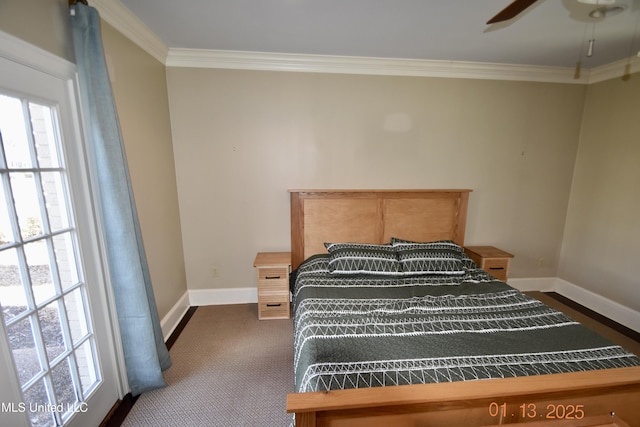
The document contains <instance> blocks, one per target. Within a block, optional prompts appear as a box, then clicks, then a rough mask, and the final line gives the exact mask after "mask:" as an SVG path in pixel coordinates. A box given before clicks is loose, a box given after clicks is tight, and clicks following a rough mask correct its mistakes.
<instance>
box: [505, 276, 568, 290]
mask: <svg viewBox="0 0 640 427" xmlns="http://www.w3.org/2000/svg"><path fill="white" fill-rule="evenodd" d="M507 283H508V284H509V285H511V286H513V287H514V288H516V289H517V290H519V291H521V292H531V291H539V292H554V291H555V289H556V278H555V277H531V278H522V279H507Z"/></svg>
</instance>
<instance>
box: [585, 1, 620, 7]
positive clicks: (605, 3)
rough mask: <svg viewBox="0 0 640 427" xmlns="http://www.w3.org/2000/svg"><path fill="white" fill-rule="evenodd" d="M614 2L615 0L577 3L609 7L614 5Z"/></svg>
mask: <svg viewBox="0 0 640 427" xmlns="http://www.w3.org/2000/svg"><path fill="white" fill-rule="evenodd" d="M615 2H616V0H578V3H584V4H593V5H598V6H600V5H601V6H605V5H609V4H614V3H615Z"/></svg>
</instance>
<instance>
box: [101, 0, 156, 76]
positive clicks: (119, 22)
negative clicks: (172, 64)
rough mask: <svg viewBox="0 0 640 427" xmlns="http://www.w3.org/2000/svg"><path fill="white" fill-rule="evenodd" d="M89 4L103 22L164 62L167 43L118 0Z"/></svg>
mask: <svg viewBox="0 0 640 427" xmlns="http://www.w3.org/2000/svg"><path fill="white" fill-rule="evenodd" d="M91 5H92V6H93V7H95V8H96V9H97V10H98V12H99V13H100V17H101V18H102V19H104V20H105V22H107V23H109V25H111V26H112V27H114V28H115V29H116V30H118V31H119V32H121V33H122V34H123V35H124V36H125V37H127V38H128V39H129V40H131V41H132V42H134V43H135V44H137V45H138V46H140V47H141V48H142V49H144V50H145V51H146V52H147V53H148V54H150V55H151V56H153V57H154V58H156V59H157V60H158V61H160V62H162V63H163V64H165V63H166V60H167V54H168V52H169V48H168V47H167V45H166V44H165V43H164V42H163V41H162V40H160V38H159V37H158V36H157V35H156V33H154V32H153V31H151V29H150V28H149V27H147V26H146V25H145V24H144V22H142V21H141V20H140V19H138V17H137V16H135V15H134V14H133V12H131V11H130V10H129V8H127V7H126V6H125V5H123V4H122V2H120V0H92V1H91Z"/></svg>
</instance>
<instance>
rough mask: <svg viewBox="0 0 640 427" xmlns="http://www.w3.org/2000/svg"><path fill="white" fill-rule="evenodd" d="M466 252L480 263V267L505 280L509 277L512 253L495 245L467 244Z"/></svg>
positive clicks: (474, 260)
mask: <svg viewBox="0 0 640 427" xmlns="http://www.w3.org/2000/svg"><path fill="white" fill-rule="evenodd" d="M464 252H465V253H466V254H467V255H468V256H469V258H471V259H472V260H473V262H475V263H476V264H478V267H480V268H482V269H483V270H484V271H486V272H487V273H489V274H490V275H492V276H493V277H495V278H496V279H498V280H501V281H503V282H506V281H507V278H508V277H509V263H510V262H511V258H513V255H511V254H510V253H509V252H505V251H503V250H501V249H498V248H495V247H493V246H465V248H464Z"/></svg>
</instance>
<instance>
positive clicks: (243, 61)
mask: <svg viewBox="0 0 640 427" xmlns="http://www.w3.org/2000/svg"><path fill="white" fill-rule="evenodd" d="M91 4H92V5H93V6H94V7H96V9H98V11H99V12H100V16H101V17H102V19H104V20H105V21H106V22H108V23H109V24H110V25H112V26H113V27H114V28H115V29H116V30H118V31H120V32H121V33H122V34H123V35H124V36H126V37H127V38H129V39H130V40H131V41H133V42H134V43H136V44H137V45H138V46H140V47H141V48H142V49H144V50H145V51H146V52H148V53H149V54H150V55H152V56H153V57H154V58H156V59H157V60H158V61H160V62H162V63H163V64H165V65H166V66H167V67H189V68H225V69H234V70H260V71H293V72H310V73H340V74H368V75H386V76H414V77H441V78H461V79H488V80H513V81H530V82H546V83H565V84H592V83H598V82H601V81H604V80H609V79H613V78H619V77H623V76H624V75H626V74H633V73H636V72H639V71H640V58H637V57H632V58H628V59H626V60H622V61H617V62H614V63H611V64H607V65H604V66H601V67H596V68H592V69H585V70H582V72H581V73H580V77H579V78H575V69H574V68H568V67H543V66H529V65H517V64H495V63H483V62H464V61H434V60H418V59H402V58H371V57H355V56H334V55H303V54H287V53H269V52H244V51H230V50H209V49H176V48H168V47H167V46H166V45H165V44H164V42H163V41H162V40H160V38H159V37H158V36H157V35H156V34H155V33H154V32H153V31H151V29H149V28H148V27H147V26H146V25H145V24H144V23H143V22H142V21H140V19H138V17H136V16H135V15H134V14H133V13H132V12H131V11H130V10H129V9H128V8H127V7H126V6H124V5H123V4H122V2H121V1H120V0H93V1H92V2H91Z"/></svg>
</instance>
